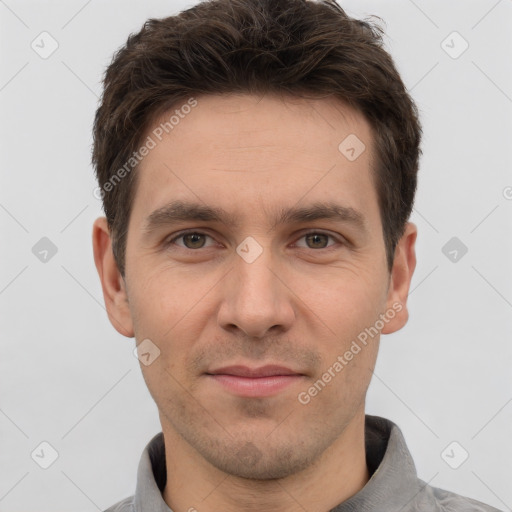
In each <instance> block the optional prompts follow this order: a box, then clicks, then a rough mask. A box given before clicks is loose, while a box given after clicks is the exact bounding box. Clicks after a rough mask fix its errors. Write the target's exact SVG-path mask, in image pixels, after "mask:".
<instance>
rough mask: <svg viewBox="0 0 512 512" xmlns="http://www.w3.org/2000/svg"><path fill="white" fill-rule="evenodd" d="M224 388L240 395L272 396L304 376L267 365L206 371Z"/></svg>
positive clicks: (288, 369) (286, 369)
mask: <svg viewBox="0 0 512 512" xmlns="http://www.w3.org/2000/svg"><path fill="white" fill-rule="evenodd" d="M206 375H207V376H208V377H209V378H210V379H212V380H213V381H215V382H217V383H218V384H220V385H221V386H222V387H223V388H224V389H225V390H227V391H229V392H231V393H234V394H236V395H238V396H242V397H247V398H249V397H253V398H254V397H267V396H272V395H275V394H277V393H279V392H280V391H282V390H284V389H285V388H286V387H288V386H290V385H291V384H293V383H297V382H299V381H300V380H302V379H303V378H304V374H301V373H297V372H295V371H293V370H291V369H290V368H286V367H284V366H277V365H267V366H262V367H259V368H249V367H247V366H228V367H225V368H218V369H216V370H212V371H210V372H207V374H206Z"/></svg>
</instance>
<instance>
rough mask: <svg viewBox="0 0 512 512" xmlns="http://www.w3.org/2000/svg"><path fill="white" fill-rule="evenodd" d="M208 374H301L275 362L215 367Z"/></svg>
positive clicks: (265, 375)
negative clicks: (251, 366)
mask: <svg viewBox="0 0 512 512" xmlns="http://www.w3.org/2000/svg"><path fill="white" fill-rule="evenodd" d="M206 373H207V374H208V375H219V374H222V375H233V376H236V377H252V378H260V377H273V376H282V375H302V374H301V373H299V372H296V371H293V370H291V369H290V368H286V367H285V366H278V365H275V364H269V365H266V366H260V367H259V368H249V367H248V366H243V365H236V366H225V367H223V368H217V369H216V370H211V371H209V372H206Z"/></svg>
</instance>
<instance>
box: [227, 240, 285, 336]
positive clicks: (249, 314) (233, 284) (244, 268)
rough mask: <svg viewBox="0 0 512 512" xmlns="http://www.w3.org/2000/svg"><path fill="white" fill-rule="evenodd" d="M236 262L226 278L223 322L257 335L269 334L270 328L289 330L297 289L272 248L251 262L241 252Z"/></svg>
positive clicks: (229, 327) (230, 326)
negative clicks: (287, 280) (292, 287)
mask: <svg viewBox="0 0 512 512" xmlns="http://www.w3.org/2000/svg"><path fill="white" fill-rule="evenodd" d="M234 265H235V267H234V268H233V270H232V271H231V272H229V273H228V274H227V276H226V278H225V280H224V281H223V286H224V288H223V290H222V293H223V300H222V304H221V307H220V309H219V312H218V322H219V325H220V326H221V327H222V328H224V329H226V330H229V331H233V330H236V329H240V330H241V331H243V332H244V333H245V334H246V335H247V336H250V337H253V338H263V337H265V336H268V332H269V331H270V330H276V331H277V330H278V331H282V332H285V331H287V330H288V329H289V328H290V327H291V325H292V324H293V321H294V318H295V311H294V308H293V293H292V291H291V290H290V285H289V284H288V283H286V280H285V276H284V275H283V272H282V269H281V272H280V269H279V268H277V267H276V264H275V261H274V262H273V259H272V255H271V251H270V249H268V248H265V249H264V250H263V252H262V253H261V254H260V256H259V257H258V258H257V259H256V260H255V261H252V262H251V263H248V262H247V261H246V260H244V259H243V258H242V257H238V255H237V256H236V258H235V262H234ZM272 334H276V333H275V332H273V333H272Z"/></svg>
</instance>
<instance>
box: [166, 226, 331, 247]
mask: <svg viewBox="0 0 512 512" xmlns="http://www.w3.org/2000/svg"><path fill="white" fill-rule="evenodd" d="M205 238H210V239H212V237H211V236H210V235H207V234H206V233H202V232H200V231H186V232H181V233H178V234H177V235H176V236H174V237H173V238H171V239H170V240H168V241H167V242H165V246H166V247H167V246H170V245H173V244H175V245H177V246H178V247H180V248H182V249H190V250H197V249H203V248H207V246H205ZM329 238H330V239H331V240H335V242H336V241H337V240H336V239H335V238H334V236H333V235H331V234H329V233H323V232H321V231H310V232H308V233H304V234H303V235H302V236H301V237H300V239H305V240H306V243H307V244H308V245H307V246H306V247H304V246H298V247H301V248H306V249H328V248H329V247H332V245H335V244H331V245H326V244H328V239H329ZM300 239H299V240H300ZM177 240H183V244H184V245H180V244H176V241H177ZM338 243H339V241H338Z"/></svg>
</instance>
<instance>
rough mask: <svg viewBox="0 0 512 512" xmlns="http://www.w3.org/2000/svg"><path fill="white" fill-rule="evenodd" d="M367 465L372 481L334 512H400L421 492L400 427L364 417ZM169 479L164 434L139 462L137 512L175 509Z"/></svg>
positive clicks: (377, 417)
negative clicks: (169, 500)
mask: <svg viewBox="0 0 512 512" xmlns="http://www.w3.org/2000/svg"><path fill="white" fill-rule="evenodd" d="M365 447H366V464H367V466H368V470H369V472H370V473H371V477H370V480H368V482H367V483H366V485H365V486H364V487H363V488H362V489H361V490H360V491H359V492H358V493H356V494H354V496H352V497H351V498H349V499H348V500H346V501H344V502H343V503H340V504H339V505H338V506H337V507H335V508H334V509H332V510H331V512H355V511H357V512H369V511H372V510H381V511H383V512H385V511H399V510H406V506H407V504H408V503H409V502H411V501H412V500H413V499H414V497H415V496H416V495H417V494H418V493H419V492H420V491H421V488H420V480H418V478H417V474H416V467H415V465H414V461H413V459H412V457H411V454H410V453H409V450H408V448H407V445H406V443H405V439H404V437H403V435H402V432H401V431H400V429H399V428H398V426H397V425H396V424H395V423H393V422H392V421H390V420H388V419H386V418H381V417H380V416H370V415H368V414H367V415H366V416H365ZM166 479H167V474H166V465H165V446H164V437H163V433H162V432H160V433H159V434H157V435H155V436H154V437H153V439H151V441H150V442H149V443H148V445H147V446H146V448H145V449H144V452H143V453H142V457H141V459H140V462H139V467H138V471H137V487H136V492H135V497H134V504H135V512H149V511H151V512H173V511H172V510H171V509H170V508H169V507H168V506H167V504H166V503H165V501H164V500H163V498H162V492H163V489H164V487H165V482H166Z"/></svg>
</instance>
